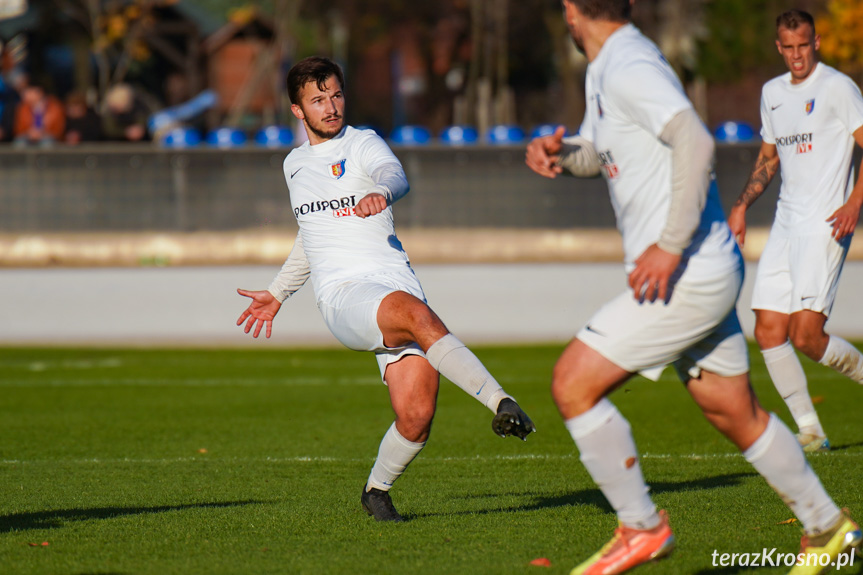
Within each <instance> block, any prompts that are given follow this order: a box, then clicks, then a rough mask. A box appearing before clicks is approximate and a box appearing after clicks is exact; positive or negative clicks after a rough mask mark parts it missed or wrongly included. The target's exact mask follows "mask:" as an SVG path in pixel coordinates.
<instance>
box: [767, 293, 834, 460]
mask: <svg viewBox="0 0 863 575" xmlns="http://www.w3.org/2000/svg"><path fill="white" fill-rule="evenodd" d="M819 315H820V314H819ZM791 317H792V316H790V315H789V314H785V313H780V312H777V311H772V310H764V309H756V310H755V339H756V340H757V341H758V346H759V347H760V348H761V355H762V356H763V357H764V365H765V366H766V367H767V373H769V374H770V379H772V380H773V385H774V386H775V387H776V391H778V392H779V395H780V396H782V399H783V400H784V401H785V405H787V406H788V410H789V411H790V412H791V417H793V418H794V422H795V423H796V424H797V429H798V430H799V433H798V435H797V440H798V442H799V443H800V444H801V445H802V446H803V449H804V451H808V452H814V451H828V450H829V449H830V441H829V440H828V439H827V435H826V434H825V433H824V428H822V427H821V421H820V420H819V418H818V413H817V412H816V411H815V406H814V405H813V404H812V398H811V397H810V395H809V386H808V383H807V381H806V373H805V372H804V371H803V366H802V365H801V364H800V359H799V358H798V357H797V352H796V351H795V349H794V346H793V345H792V342H791V341H790V340H789V339H788V333H789V328H790V324H791ZM821 317H824V316H823V315H822V316H821ZM822 326H823V324H822Z"/></svg>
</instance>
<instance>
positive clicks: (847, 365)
mask: <svg viewBox="0 0 863 575" xmlns="http://www.w3.org/2000/svg"><path fill="white" fill-rule="evenodd" d="M819 363H821V364H822V365H826V366H827V367H832V368H833V369H835V370H836V371H838V372H839V373H841V374H842V375H844V376H846V377H850V378H851V379H853V380H854V381H856V382H857V383H863V353H860V351H859V350H858V349H857V348H856V347H854V346H853V345H851V344H850V343H848V342H847V341H845V340H844V339H842V338H841V337H837V336H835V335H831V336H830V340H829V341H828V342H827V349H826V350H824V357H822V358H821V359H820V360H819Z"/></svg>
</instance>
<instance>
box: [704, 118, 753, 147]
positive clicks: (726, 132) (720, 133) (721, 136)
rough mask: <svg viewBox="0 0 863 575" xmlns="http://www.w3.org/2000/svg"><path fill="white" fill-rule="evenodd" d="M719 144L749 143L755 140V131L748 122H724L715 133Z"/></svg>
mask: <svg viewBox="0 0 863 575" xmlns="http://www.w3.org/2000/svg"><path fill="white" fill-rule="evenodd" d="M713 135H714V137H715V138H716V141H717V142H723V143H726V144H737V143H740V142H749V141H751V140H753V139H754V138H755V130H753V129H752V126H750V125H749V124H747V123H746V122H734V121H729V122H723V123H722V124H719V126H717V128H716V130H714V131H713Z"/></svg>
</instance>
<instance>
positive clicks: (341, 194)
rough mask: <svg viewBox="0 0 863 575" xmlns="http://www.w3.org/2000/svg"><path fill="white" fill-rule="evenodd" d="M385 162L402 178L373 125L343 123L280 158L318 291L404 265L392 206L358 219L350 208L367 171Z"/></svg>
mask: <svg viewBox="0 0 863 575" xmlns="http://www.w3.org/2000/svg"><path fill="white" fill-rule="evenodd" d="M385 164H390V165H391V166H393V167H396V168H397V170H398V172H399V173H400V174H401V176H402V179H403V180H404V181H403V183H404V187H405V189H407V179H406V178H404V171H403V169H402V166H401V163H400V162H399V160H398V158H396V156H395V154H393V152H392V150H390V148H389V146H387V144H386V143H385V142H384V141H383V140H382V139H381V138H380V136H378V135H377V134H376V133H375V132H374V131H373V130H357V129H355V128H353V127H351V126H347V127H346V128H345V129H344V130H343V131H342V133H341V134H339V135H338V136H336V137H335V138H332V139H330V140H327V141H326V142H322V143H320V144H317V145H314V146H311V145H309V143H308V142H306V143H305V144H303V145H302V146H300V147H298V148H295V149H294V150H292V151H291V153H290V154H288V157H287V158H285V162H284V169H285V179H286V180H287V183H288V189H289V191H290V195H291V206H292V208H293V211H294V215H295V216H296V218H297V223H298V224H299V227H300V236H302V244H303V248H304V250H305V253H306V257H307V258H308V261H309V265H310V267H311V281H312V286H313V287H314V290H315V294H317V297H318V298H319V299H320V297H321V293H322V290H325V289H326V287H327V286H332V285H336V284H338V283H341V282H343V281H345V280H347V279H351V278H356V277H358V276H364V275H369V274H373V273H386V272H387V271H388V270H404V269H405V268H407V267H409V265H410V264H409V262H408V256H407V254H406V253H405V251H404V249H402V245H401V243H400V242H399V240H398V238H397V237H396V233H395V228H394V226H393V212H392V205H389V206H387V208H386V209H385V210H384V211H383V212H381V213H380V214H377V215H374V216H371V217H367V218H360V217H358V216H357V215H356V213H355V211H354V208H355V207H356V205H357V202H359V201H360V200H361V199H362V198H363V197H365V196H366V194H368V193H369V192H378V191H380V190H379V189H372V188H373V187H374V186H375V183H374V182H373V181H372V178H371V176H370V174H371V173H372V172H374V171H375V170H376V169H379V168H380V167H382V166H384V165H385Z"/></svg>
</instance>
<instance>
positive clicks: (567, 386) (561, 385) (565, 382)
mask: <svg viewBox="0 0 863 575" xmlns="http://www.w3.org/2000/svg"><path fill="white" fill-rule="evenodd" d="M573 388H574V385H573V384H572V380H571V378H569V377H567V373H566V370H565V369H564V368H563V367H562V366H561V365H560V364H557V365H555V366H554V371H553V372H552V374H551V397H552V399H553V400H554V403H555V404H557V406H558V407H560V405H562V404H563V403H566V402H567V401H569V400H570V397H571V396H572V395H573Z"/></svg>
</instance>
